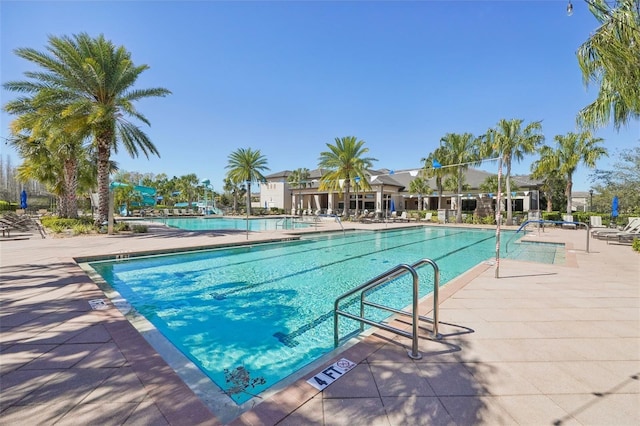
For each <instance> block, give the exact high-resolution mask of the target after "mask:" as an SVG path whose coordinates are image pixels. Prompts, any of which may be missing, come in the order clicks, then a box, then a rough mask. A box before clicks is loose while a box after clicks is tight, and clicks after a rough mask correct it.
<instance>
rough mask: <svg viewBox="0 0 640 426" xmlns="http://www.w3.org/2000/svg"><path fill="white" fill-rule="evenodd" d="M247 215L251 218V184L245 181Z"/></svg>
mask: <svg viewBox="0 0 640 426" xmlns="http://www.w3.org/2000/svg"><path fill="white" fill-rule="evenodd" d="M247 214H248V215H249V216H251V182H249V181H247Z"/></svg>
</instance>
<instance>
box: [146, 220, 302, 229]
mask: <svg viewBox="0 0 640 426" xmlns="http://www.w3.org/2000/svg"><path fill="white" fill-rule="evenodd" d="M148 220H149V221H151V222H157V223H162V224H165V225H167V226H170V227H172V228H178V229H185V230H188V231H210V230H216V229H219V230H228V229H237V230H240V231H244V230H246V229H247V224H248V225H249V231H274V230H276V229H302V228H308V227H310V226H313V225H314V224H313V223H309V222H302V221H297V220H296V221H293V220H292V218H286V219H285V218H249V219H248V220H247V219H245V218H242V219H241V218H227V217H207V218H203V217H200V218H171V217H169V218H154V219H148Z"/></svg>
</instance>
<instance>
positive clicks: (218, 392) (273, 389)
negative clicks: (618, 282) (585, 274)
mask: <svg viewBox="0 0 640 426" xmlns="http://www.w3.org/2000/svg"><path fill="white" fill-rule="evenodd" d="M412 225H413V226H405V227H402V228H396V229H386V228H382V229H371V230H368V229H353V230H351V231H356V232H386V231H389V230H402V229H413V228H422V227H425V225H424V224H412ZM448 228H452V229H455V227H448ZM342 232H343V231H342V230H322V231H308V232H304V233H301V234H286V235H283V237H282V238H271V239H266V240H261V241H257V242H249V243H247V242H245V241H242V242H240V241H239V242H234V243H222V244H212V245H202V246H190V247H187V248H175V249H170V250H166V249H162V250H146V251H136V252H132V251H128V252H122V253H116V254H109V255H96V256H83V257H75V258H74V261H75V262H76V264H77V265H78V266H79V267H80V268H81V269H82V270H83V271H84V273H85V274H86V275H87V276H88V277H89V278H90V279H91V280H92V281H93V282H94V283H95V284H96V286H98V288H99V289H100V290H101V291H102V292H103V293H104V294H105V296H106V297H107V298H108V300H109V301H110V302H111V305H112V306H113V307H114V308H116V309H117V310H118V311H119V312H120V313H121V314H122V315H123V317H124V318H125V319H126V320H127V321H128V322H129V323H130V324H131V326H133V327H134V328H135V329H136V330H137V331H138V332H139V334H140V336H142V337H143V338H144V340H145V341H146V342H147V343H148V344H149V345H151V347H152V348H153V349H154V350H155V351H156V352H157V353H158V354H159V355H160V356H161V357H162V359H163V360H164V361H165V362H166V363H167V365H168V366H169V367H170V368H172V370H173V371H174V373H175V374H177V375H178V377H180V379H181V380H182V381H183V382H184V384H186V385H187V386H188V387H189V388H190V389H191V390H192V391H193V392H194V394H195V395H196V396H197V397H198V398H199V399H200V400H201V401H202V402H203V403H204V404H205V405H206V406H207V407H208V409H209V410H210V411H211V412H212V413H216V417H217V418H218V420H220V421H221V422H223V423H224V424H227V423H229V422H231V421H234V420H235V419H239V418H241V417H242V415H243V414H244V413H245V412H248V411H250V410H252V411H255V410H256V409H259V407H260V406H261V405H262V404H264V403H265V401H279V399H280V396H278V395H279V394H280V393H282V392H285V394H284V397H285V398H289V397H290V395H288V394H287V393H286V392H290V390H291V389H298V388H299V387H300V386H301V383H302V382H306V378H307V376H308V377H312V376H313V375H314V374H315V372H317V371H318V370H319V369H320V368H321V367H322V366H324V365H327V364H332V363H333V362H335V361H337V360H339V359H340V358H343V357H349V359H350V360H351V361H354V362H355V363H356V364H358V363H360V362H361V361H362V360H363V359H365V358H366V356H368V354H369V353H370V352H367V351H365V352H363V351H362V350H361V349H353V347H354V346H356V345H363V344H364V345H367V344H370V343H371V341H372V340H371V339H374V341H375V339H376V338H375V337H371V336H380V335H383V336H385V337H387V338H389V337H392V336H394V335H393V334H390V333H388V332H384V331H383V330H381V329H374V328H369V329H367V330H365V331H364V332H362V333H359V334H357V335H355V336H352V337H350V338H349V339H348V340H346V341H345V342H344V343H343V344H341V345H340V347H338V348H335V349H333V350H331V351H329V352H327V353H325V354H323V355H322V356H320V357H319V358H317V359H315V360H314V361H312V362H310V363H308V364H306V365H305V366H303V367H301V368H300V369H298V370H296V371H294V372H293V373H291V374H290V375H288V376H286V377H284V378H283V379H281V380H279V381H278V382H277V383H275V384H274V385H272V386H270V387H269V388H268V389H266V390H265V391H263V392H261V393H260V394H258V395H255V396H254V397H252V398H250V399H249V400H247V401H245V402H243V403H241V404H237V403H236V402H235V401H233V399H231V398H230V397H229V396H228V395H226V394H225V392H224V390H223V389H222V388H220V387H219V386H218V385H217V384H216V383H215V382H214V381H213V380H212V379H210V378H209V377H208V376H207V375H206V374H205V373H204V372H202V370H200V368H199V367H198V366H197V365H196V364H195V363H193V361H191V360H190V359H189V358H188V357H187V356H186V355H185V354H184V353H182V351H180V349H179V348H177V347H176V346H175V345H173V343H171V342H170V341H169V340H168V339H167V338H166V337H165V336H164V335H163V334H162V332H161V331H159V330H158V329H157V328H156V327H155V326H154V325H153V324H152V323H151V322H150V321H149V320H147V319H146V318H145V317H144V316H143V315H142V314H139V313H138V312H137V311H136V310H135V308H133V307H132V306H131V305H130V304H129V302H128V301H127V300H126V299H125V298H124V297H123V296H122V295H121V294H120V293H119V292H118V291H117V290H116V289H114V288H113V287H112V286H111V285H110V284H109V283H107V282H106V281H105V280H104V279H103V278H102V276H100V274H98V273H97V272H96V271H95V270H94V269H93V268H92V267H91V266H89V263H91V262H100V261H114V260H116V261H117V260H122V261H126V260H127V259H130V258H138V257H146V256H156V255H157V256H162V255H171V254H178V253H192V252H201V251H207V250H216V249H225V248H234V247H246V246H252V245H263V244H273V243H279V242H286V241H298V240H300V239H301V238H303V237H307V236H311V235H327V234H340V233H342ZM553 244H555V243H553ZM492 266H493V262H492V261H490V260H489V259H487V260H484V261H482V262H480V263H478V264H476V265H475V266H473V267H472V268H471V269H469V270H466V271H465V272H463V273H462V274H460V275H458V276H456V277H455V278H453V279H452V280H450V281H449V282H447V283H446V284H444V285H441V286H440V287H439V301H440V303H442V302H443V301H444V300H446V299H447V298H449V297H450V296H451V295H452V294H454V293H455V292H456V291H458V290H460V289H461V288H463V287H464V286H465V285H466V284H467V283H468V282H470V281H471V280H473V278H475V277H477V276H478V275H480V274H481V273H482V272H484V271H485V270H486V269H488V268H491V267H492ZM428 304H429V305H428ZM419 306H420V312H425V313H426V314H427V315H428V314H429V313H432V311H433V293H429V294H427V295H425V296H424V297H422V298H421V299H420V301H419ZM428 306H431V308H429V309H427V307H428ZM404 309H410V306H406V307H405V308H404ZM397 318H398V315H397V314H393V315H390V316H389V317H388V320H387V321H393V320H394V319H397ZM408 329H409V327H405V331H408ZM384 343H386V342H379V345H382V344H384ZM372 350H377V346H375V349H372ZM302 387H303V388H304V387H307V386H302ZM295 392H296V398H295V400H298V399H300V398H301V396H300V395H298V393H297V391H295ZM319 392H320V391H316V392H313V390H310V391H309V392H307V393H306V394H305V396H303V398H306V400H308V399H311V398H313V397H314V396H315V395H317V394H318V393H319ZM274 397H275V399H274ZM306 400H305V401H306ZM266 410H268V411H270V412H271V411H272V409H270V408H267V409H266ZM283 418H284V417H283Z"/></svg>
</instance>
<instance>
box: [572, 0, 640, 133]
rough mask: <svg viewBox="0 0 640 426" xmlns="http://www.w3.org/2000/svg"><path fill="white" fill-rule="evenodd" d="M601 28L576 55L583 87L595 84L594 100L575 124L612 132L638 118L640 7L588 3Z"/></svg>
mask: <svg viewBox="0 0 640 426" xmlns="http://www.w3.org/2000/svg"><path fill="white" fill-rule="evenodd" d="M587 3H588V4H589V9H591V12H592V13H593V15H594V16H595V17H596V19H597V20H598V21H599V22H600V23H601V24H602V25H600V27H598V29H596V30H595V31H594V32H593V33H592V34H591V36H590V37H589V39H588V40H587V41H585V42H584V43H583V44H582V45H581V46H580V47H579V48H578V52H577V56H578V64H579V65H580V70H581V71H582V80H583V82H584V84H585V86H588V85H589V84H590V83H599V85H600V89H599V92H598V97H597V98H596V100H595V101H593V103H591V104H589V105H587V106H586V107H585V108H583V109H582V110H581V111H580V112H579V114H578V118H577V121H578V124H580V125H581V126H586V127H588V128H595V127H598V126H606V125H608V124H609V121H610V118H611V115H612V114H613V124H614V126H615V127H616V128H620V126H622V125H624V124H627V123H628V122H629V121H630V120H632V119H637V118H638V117H640V7H639V6H638V0H618V1H617V2H615V3H616V4H613V5H612V4H610V2H607V1H606V0H590V1H588V2H587Z"/></svg>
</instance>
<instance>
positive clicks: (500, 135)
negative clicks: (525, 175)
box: [483, 119, 544, 225]
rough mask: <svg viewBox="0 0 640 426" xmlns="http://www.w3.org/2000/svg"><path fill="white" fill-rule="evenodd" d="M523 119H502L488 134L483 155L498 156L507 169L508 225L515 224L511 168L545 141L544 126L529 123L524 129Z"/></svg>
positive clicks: (535, 122) (537, 122)
mask: <svg viewBox="0 0 640 426" xmlns="http://www.w3.org/2000/svg"><path fill="white" fill-rule="evenodd" d="M523 121H524V120H521V119H511V120H505V119H502V120H500V121H499V122H498V125H497V126H496V127H495V128H494V129H490V130H489V132H487V137H486V139H485V143H484V147H483V154H488V156H491V157H492V156H493V155H498V156H499V157H501V158H502V162H503V165H504V166H505V168H506V173H505V182H506V192H507V225H512V224H513V207H512V205H511V166H512V163H513V161H514V160H515V161H517V162H520V161H521V160H522V159H523V158H524V156H525V154H532V153H534V152H535V150H536V148H537V147H538V146H539V145H540V144H541V143H542V142H543V141H544V136H543V135H542V134H541V133H540V131H541V130H542V124H541V122H539V121H534V122H531V123H529V124H528V125H527V126H526V127H524V129H523V128H522V123H523Z"/></svg>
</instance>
